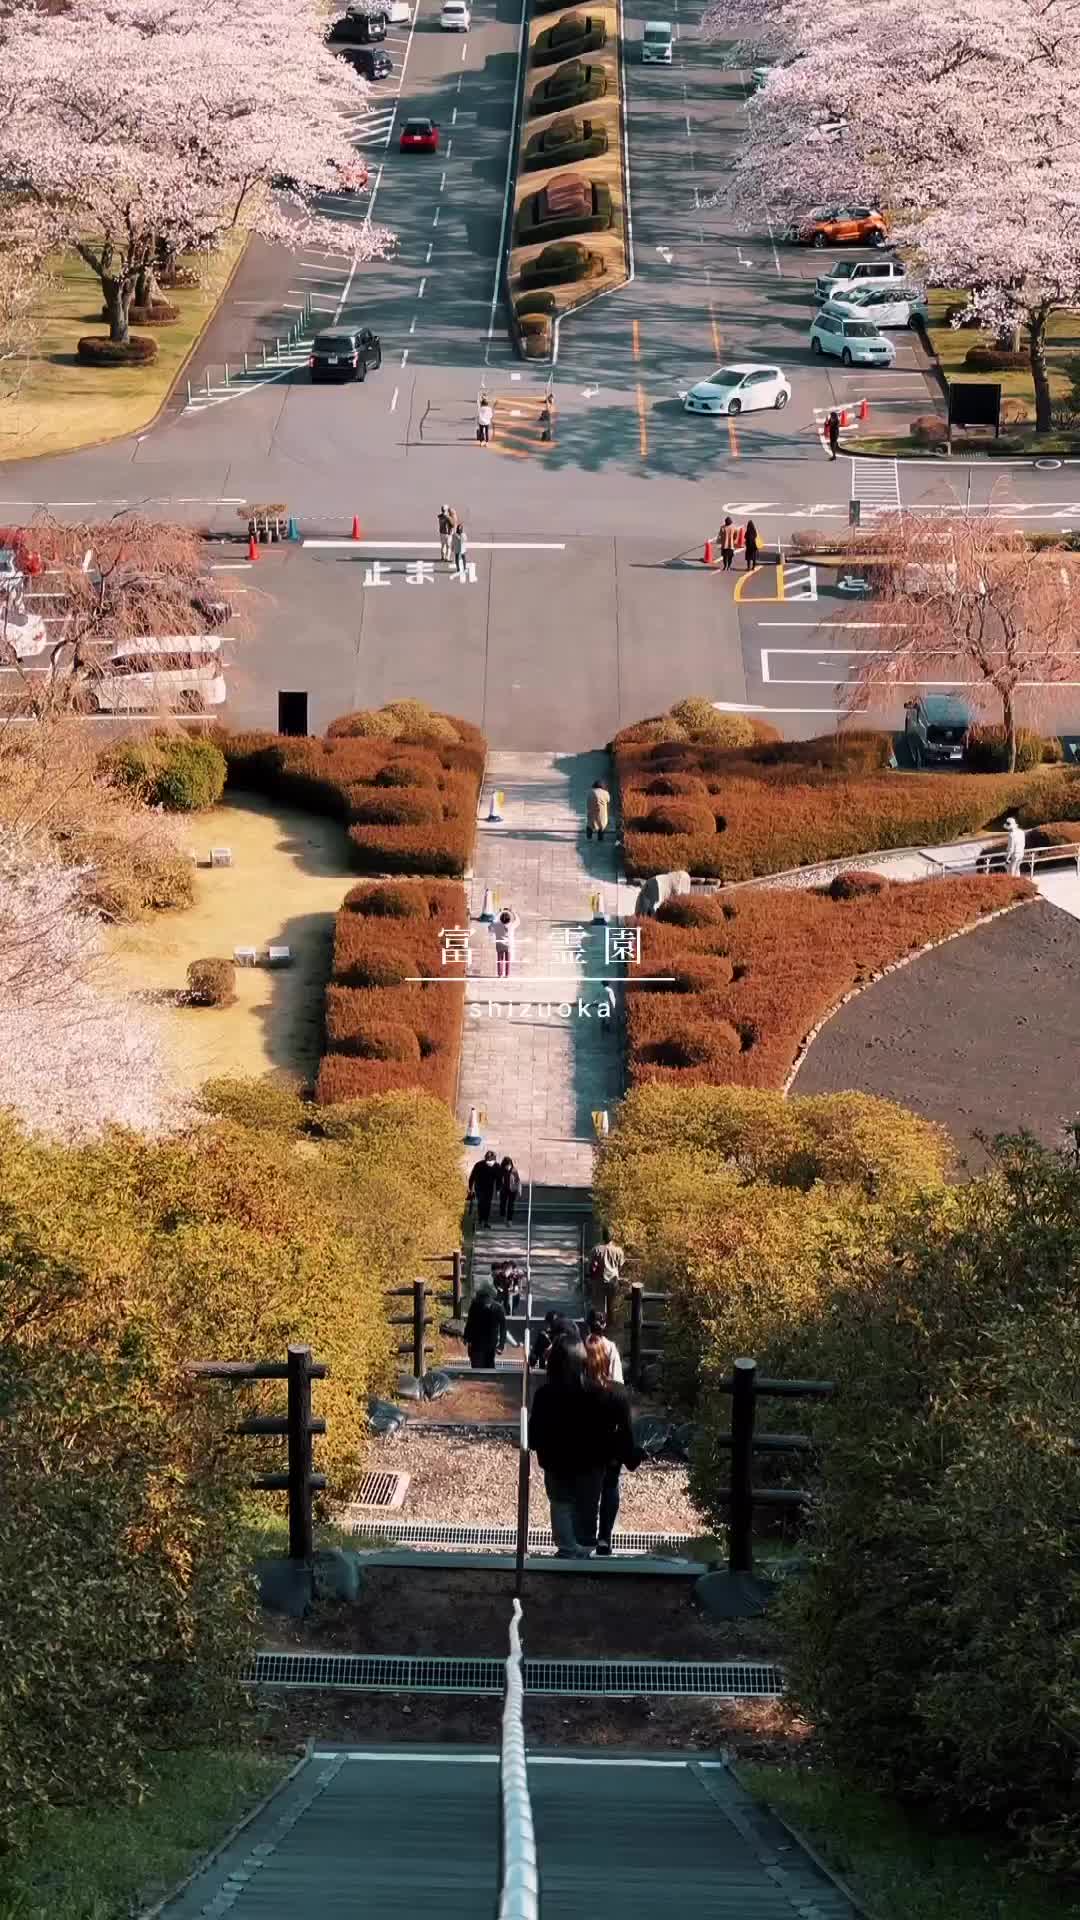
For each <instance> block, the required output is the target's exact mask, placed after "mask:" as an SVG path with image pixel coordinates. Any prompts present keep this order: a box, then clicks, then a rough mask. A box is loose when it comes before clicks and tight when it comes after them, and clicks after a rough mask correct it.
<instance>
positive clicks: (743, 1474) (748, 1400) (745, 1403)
mask: <svg viewBox="0 0 1080 1920" xmlns="http://www.w3.org/2000/svg"><path fill="white" fill-rule="evenodd" d="M756 1375H757V1361H756V1360H736V1362H735V1365H734V1367H733V1368H732V1375H731V1513H730V1520H729V1527H730V1532H729V1536H728V1572H729V1573H752V1572H753V1570H754V1539H753V1533H754V1486H753V1461H754V1397H755V1394H754V1386H755V1378H756Z"/></svg>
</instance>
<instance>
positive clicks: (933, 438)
mask: <svg viewBox="0 0 1080 1920" xmlns="http://www.w3.org/2000/svg"><path fill="white" fill-rule="evenodd" d="M909 431H910V433H911V437H912V439H913V440H914V441H916V442H917V444H918V445H919V446H924V447H936V446H944V445H945V442H946V440H947V439H948V437H949V428H948V423H947V422H946V421H945V420H943V419H942V418H941V415H940V414H938V413H920V414H919V416H918V418H917V419H915V420H913V421H912V423H911V427H910V429H909Z"/></svg>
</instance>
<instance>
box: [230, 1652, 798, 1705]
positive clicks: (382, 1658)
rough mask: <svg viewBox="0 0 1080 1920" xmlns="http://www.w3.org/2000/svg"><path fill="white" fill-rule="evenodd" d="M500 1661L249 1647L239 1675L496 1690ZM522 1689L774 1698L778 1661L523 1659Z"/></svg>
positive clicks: (335, 1685) (320, 1683)
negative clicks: (267, 1650) (253, 1651)
mask: <svg viewBox="0 0 1080 1920" xmlns="http://www.w3.org/2000/svg"><path fill="white" fill-rule="evenodd" d="M504 1671H505V1667H504V1662H503V1661H501V1660H499V1659H496V1658H495V1657H494V1656H490V1657H489V1656H486V1655H484V1656H480V1657H478V1658H475V1659H465V1658H462V1657H458V1656H454V1655H443V1654H414V1653H409V1654H395V1653H257V1654H256V1655H255V1656H254V1658H253V1659H252V1660H251V1661H249V1662H248V1665H247V1666H246V1668H245V1669H244V1672H243V1674H242V1679H243V1681H244V1682H245V1684H246V1685H248V1686H251V1685H255V1686H262V1687H312V1688H319V1687H325V1688H332V1689H349V1690H350V1691H354V1692H362V1693H385V1692H393V1693H461V1694H501V1693H502V1691H503V1679H504ZM524 1671H525V1691H526V1693H530V1694H562V1695H564V1696H567V1695H589V1696H591V1697H593V1698H596V1697H603V1698H606V1699H618V1698H623V1699H631V1698H634V1697H636V1696H639V1695H641V1694H669V1695H674V1694H683V1695H694V1696H696V1697H698V1698H709V1699H719V1700H746V1699H770V1700H772V1699H776V1698H777V1697H778V1696H779V1695H780V1694H781V1693H782V1692H783V1679H782V1676H781V1673H780V1669H779V1668H778V1667H773V1666H766V1665H764V1664H758V1663H755V1662H751V1661H717V1660H528V1659H527V1660H526V1661H525V1663H524Z"/></svg>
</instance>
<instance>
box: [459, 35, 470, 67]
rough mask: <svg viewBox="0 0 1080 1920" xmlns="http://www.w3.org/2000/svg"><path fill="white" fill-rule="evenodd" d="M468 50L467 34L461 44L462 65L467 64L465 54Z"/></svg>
mask: <svg viewBox="0 0 1080 1920" xmlns="http://www.w3.org/2000/svg"><path fill="white" fill-rule="evenodd" d="M468 51H469V39H468V35H466V36H465V39H464V40H463V41H462V44H461V64H462V66H464V65H465V55H466V54H467V53H468Z"/></svg>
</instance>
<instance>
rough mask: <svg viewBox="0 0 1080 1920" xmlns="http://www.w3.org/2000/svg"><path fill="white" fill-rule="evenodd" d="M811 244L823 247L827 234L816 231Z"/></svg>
mask: <svg viewBox="0 0 1080 1920" xmlns="http://www.w3.org/2000/svg"><path fill="white" fill-rule="evenodd" d="M811 245H812V246H815V247H823V246H824V245H825V235H824V234H823V233H815V235H814V238H813V240H812V242H811Z"/></svg>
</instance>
